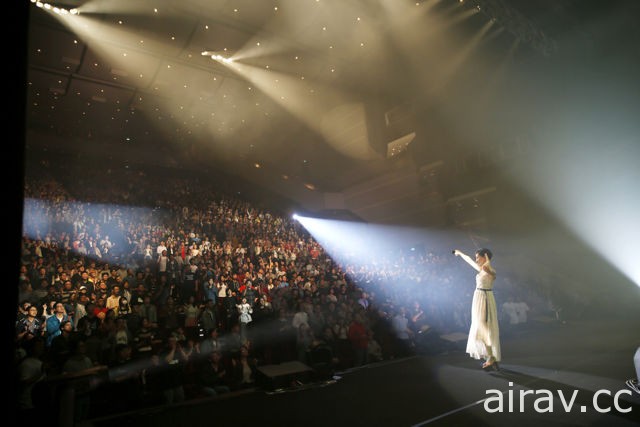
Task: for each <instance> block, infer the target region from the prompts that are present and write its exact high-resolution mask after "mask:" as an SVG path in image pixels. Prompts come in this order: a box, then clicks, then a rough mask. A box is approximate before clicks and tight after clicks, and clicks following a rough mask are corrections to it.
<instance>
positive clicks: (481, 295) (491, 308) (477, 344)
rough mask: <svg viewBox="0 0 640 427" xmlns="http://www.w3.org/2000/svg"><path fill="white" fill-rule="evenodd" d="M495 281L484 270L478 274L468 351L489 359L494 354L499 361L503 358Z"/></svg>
mask: <svg viewBox="0 0 640 427" xmlns="http://www.w3.org/2000/svg"><path fill="white" fill-rule="evenodd" d="M489 268H491V267H489ZM493 281H494V277H493V276H492V275H491V274H489V273H487V272H486V271H484V270H480V272H479V273H478V274H477V275H476V290H475V291H474V293H473V302H472V304H471V328H469V338H468V340H467V353H469V355H470V356H471V357H473V358H474V359H488V358H489V357H491V356H493V357H494V358H495V360H496V361H497V362H499V361H500V360H501V358H500V330H499V328H498V308H497V306H496V299H495V298H494V296H493V291H492V289H493Z"/></svg>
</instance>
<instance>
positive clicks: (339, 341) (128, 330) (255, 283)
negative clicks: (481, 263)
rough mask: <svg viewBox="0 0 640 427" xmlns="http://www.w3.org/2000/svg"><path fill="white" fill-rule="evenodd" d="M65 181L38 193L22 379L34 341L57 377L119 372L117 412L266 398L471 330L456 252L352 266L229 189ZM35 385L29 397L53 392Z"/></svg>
mask: <svg viewBox="0 0 640 427" xmlns="http://www.w3.org/2000/svg"><path fill="white" fill-rule="evenodd" d="M55 172H56V170H55V168H51V167H49V168H48V167H42V168H41V169H40V170H39V171H38V173H37V174H34V176H28V177H27V179H26V181H25V206H24V219H23V230H24V236H23V239H22V246H21V259H22V264H21V266H20V271H19V279H18V280H19V283H18V286H19V289H20V292H19V296H20V300H19V301H20V303H19V304H18V306H17V319H16V336H15V343H16V348H17V350H18V351H17V352H16V354H24V353H26V354H28V355H27V356H24V357H23V358H22V360H17V363H18V365H17V366H20V367H21V368H22V369H23V370H26V369H25V368H24V366H27V364H30V365H35V364H36V363H35V362H34V360H36V359H34V356H33V354H34V343H36V342H37V343H41V342H42V343H44V344H45V346H44V349H43V350H42V351H40V352H39V353H41V356H40V355H38V356H35V357H39V358H41V360H42V364H43V371H44V373H45V374H46V373H51V371H49V372H47V370H48V369H49V370H51V369H53V370H56V369H57V370H60V371H61V370H63V369H65V368H66V369H69V368H68V367H69V366H76V367H77V366H84V365H88V361H90V362H91V363H92V365H94V366H99V365H106V366H109V367H111V375H112V376H113V378H112V381H111V382H110V385H109V386H108V388H105V389H108V390H113V391H115V390H118V387H119V386H124V385H127V386H128V387H132V388H131V389H130V390H128V394H127V395H128V396H129V397H130V398H131V399H130V400H128V401H127V402H124V401H122V402H116V404H115V406H116V407H117V408H118V409H122V410H124V409H129V408H130V407H131V406H132V405H144V404H150V403H159V402H165V403H175V402H181V401H183V400H185V399H190V398H193V397H196V396H202V395H206V396H215V395H218V394H220V393H226V392H229V391H233V390H239V389H246V388H248V387H254V386H256V384H257V378H256V370H257V367H258V366H260V365H262V364H269V363H279V362H284V361H289V360H296V359H298V360H301V361H306V362H309V363H311V362H313V361H314V360H315V361H316V362H317V359H318V355H319V354H320V352H317V351H316V350H318V349H320V348H321V349H322V350H323V351H324V354H323V358H322V359H323V360H324V359H326V363H329V365H330V366H331V367H332V368H333V367H340V368H351V367H355V366H361V365H364V364H366V363H370V362H377V361H381V360H383V359H385V358H393V357H400V356H405V355H407V354H409V353H410V352H411V351H413V350H414V349H415V346H414V344H413V343H412V339H413V338H414V336H415V334H418V333H421V332H424V331H425V330H427V329H429V330H437V331H439V332H441V333H445V332H451V331H460V330H465V329H467V328H468V322H469V318H468V316H467V315H466V311H467V307H468V306H469V305H470V299H471V291H470V290H469V289H467V288H468V277H467V276H466V275H465V276H461V274H462V273H459V272H458V270H459V269H457V268H456V267H455V265H453V264H452V262H451V257H450V256H448V255H449V254H448V251H447V252H446V253H442V254H438V253H434V252H428V251H422V252H421V251H413V252H408V253H407V252H403V251H396V252H395V253H387V254H379V256H377V257H374V258H375V259H371V260H370V262H369V263H368V264H367V265H360V264H359V263H358V262H357V261H356V260H355V259H351V258H349V256H348V255H345V256H344V257H341V258H340V259H341V260H342V261H341V262H339V261H337V260H336V259H334V258H332V257H330V256H329V255H328V253H327V252H326V251H325V248H323V247H322V246H321V245H320V244H319V243H318V242H316V241H315V240H314V239H313V238H312V237H311V236H310V235H309V234H308V233H307V232H306V230H305V229H304V228H303V227H302V226H301V225H300V224H299V223H297V222H295V221H293V220H290V219H288V217H287V216H286V215H284V214H283V213H281V212H278V210H277V208H276V209H274V208H273V207H272V208H270V209H268V208H265V207H262V206H257V205H256V204H253V203H250V202H248V201H244V200H242V199H240V198H239V197H238V195H237V194H233V195H230V192H229V191H225V189H226V188H227V187H229V188H230V187H231V186H230V185H227V184H225V183H223V182H217V183H215V184H204V183H202V182H201V181H199V180H198V179H195V178H192V177H186V176H185V177H183V178H177V179H176V178H175V177H170V176H168V175H167V176H164V175H162V174H159V176H154V177H152V178H151V177H149V176H148V175H146V174H143V173H141V172H139V173H138V174H136V173H133V171H130V172H125V173H120V174H116V173H115V172H114V171H112V170H107V171H100V168H96V169H95V170H92V169H91V170H87V171H86V175H85V176H83V178H82V179H81V180H80V181H79V182H74V181H71V180H69V179H68V177H66V178H65V179H60V178H59V177H56V178H54V176H55V175H56V173H55ZM100 173H102V174H106V175H107V176H108V178H109V180H110V184H109V185H108V186H105V185H104V180H99V178H100ZM93 182H96V184H95V185H93V184H92V183H93ZM254 203H255V202H254ZM334 249H335V248H334ZM34 287H35V289H33V288H34ZM461 299H465V300H467V301H461ZM523 302H524V301H523ZM525 305H526V303H525ZM38 307H44V310H43V312H40V310H39V309H38ZM409 307H410V308H411V309H409ZM523 307H524V306H523ZM527 307H528V310H531V311H534V310H535V308H534V307H533V306H532V305H531V306H527ZM529 314H531V312H529ZM526 315H527V310H526V309H525V310H521V311H520V317H519V320H518V321H519V322H522V321H526V320H525V319H526ZM249 324H250V326H249ZM62 334H64V335H62ZM60 335H62V337H61V338H59V339H56V337H58V336H60ZM34 340H37V341H34ZM54 340H55V343H56V344H55V346H54V345H53V343H54ZM78 341H81V342H82V344H80V343H79V342H78ZM52 349H53V350H55V351H54V352H52ZM19 350H23V353H20V351H19ZM76 350H82V351H81V352H76ZM310 355H313V356H310ZM325 356H326V357H325ZM27 358H29V359H27ZM18 359H20V358H19V357H18ZM165 368H170V369H165ZM76 369H78V368H74V370H76ZM198 372H202V375H198V374H197V373H198ZM194 373H195V374H194ZM24 378H25V380H24V382H23V385H24V386H25V387H24V388H23V391H25V390H28V386H29V385H30V383H31V382H32V381H33V380H34V379H36V378H37V379H40V377H38V376H37V375H35V374H31V373H29V374H28V375H27V374H25V375H24ZM43 378H44V376H43ZM132 385H134V386H132ZM156 386H157V387H158V388H159V389H157V390H154V387H156ZM132 393H133V394H132ZM97 394H98V393H97ZM95 400H96V399H93V400H92V402H93V403H95ZM24 402H25V403H24V406H23V407H24V408H25V409H26V408H30V407H31V406H30V403H29V401H28V399H27V396H25V399H24ZM96 408H97V409H96ZM99 409H100V405H94V404H92V410H95V411H98V410H99ZM103 409H104V407H103ZM111 410H113V408H111Z"/></svg>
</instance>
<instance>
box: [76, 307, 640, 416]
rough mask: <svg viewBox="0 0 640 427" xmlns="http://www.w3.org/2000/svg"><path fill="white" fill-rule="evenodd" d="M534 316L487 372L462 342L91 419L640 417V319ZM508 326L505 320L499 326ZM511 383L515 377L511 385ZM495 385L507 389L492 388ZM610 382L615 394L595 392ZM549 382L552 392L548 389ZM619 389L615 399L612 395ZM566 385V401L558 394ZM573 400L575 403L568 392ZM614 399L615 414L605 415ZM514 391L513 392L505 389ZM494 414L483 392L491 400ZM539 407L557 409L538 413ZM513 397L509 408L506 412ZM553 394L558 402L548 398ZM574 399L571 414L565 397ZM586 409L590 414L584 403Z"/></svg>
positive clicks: (507, 338)
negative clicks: (278, 389) (267, 386)
mask: <svg viewBox="0 0 640 427" xmlns="http://www.w3.org/2000/svg"><path fill="white" fill-rule="evenodd" d="M631 316H635V317H629V318H626V319H616V320H611V319H609V320H601V319H595V318H594V319H593V320H580V321H572V322H567V323H566V324H563V323H559V322H548V323H545V322H539V321H533V322H531V323H530V324H529V325H528V326H527V327H526V329H521V330H518V331H514V332H513V333H507V331H506V330H505V331H504V332H503V337H502V353H503V363H502V364H501V370H500V371H499V372H491V373H489V372H484V371H482V370H481V369H480V367H479V363H478V362H477V361H474V360H473V359H470V358H469V357H468V356H467V355H466V354H465V353H464V351H462V350H461V348H462V343H461V342H460V343H458V349H454V350H452V351H448V352H446V353H440V354H434V355H426V354H425V355H417V356H414V357H410V358H405V359H396V360H391V361H385V362H381V363H377V364H373V365H368V366H366V367H363V368H360V369H353V370H351V371H348V372H343V373H338V375H339V377H340V378H339V379H338V380H337V381H335V382H333V383H329V384H324V385H322V386H320V385H317V386H303V387H302V388H301V389H297V390H288V391H285V392H282V393H275V394H273V393H267V392H265V391H263V390H260V391H255V392H250V393H244V394H239V395H237V394H236V395H233V396H229V397H220V398H214V399H203V400H198V401H190V402H185V403H183V404H180V405H174V406H172V407H161V408H153V409H147V410H144V411H139V412H136V413H128V414H123V415H120V416H115V417H109V418H103V419H94V420H92V421H89V422H85V423H83V425H87V426H96V427H103V426H104V427H107V426H108V427H113V426H118V427H124V426H136V427H142V426H147V425H148V426H156V427H161V426H235V427H239V426H265V425H269V426H272V425H273V426H406V427H417V426H471V425H472V426H482V425H486V426H518V427H521V426H546V427H550V426H573V425H591V426H601V425H602V426H634V425H640V396H638V395H633V396H630V395H629V394H627V393H626V391H627V390H628V389H627V388H626V387H625V384H624V383H625V380H627V379H629V378H631V377H633V376H635V372H634V366H633V354H634V352H635V350H636V348H637V347H638V346H639V345H640V334H639V333H638V331H639V328H638V326H639V325H640V318H639V317H638V315H636V314H633V315H631ZM503 329H504V328H503ZM509 383H512V384H511V385H510V384H509ZM490 389H495V390H498V391H500V392H502V394H500V393H498V392H497V391H496V392H491V393H489V394H487V390H490ZM605 389H606V390H609V391H610V395H608V394H605V393H599V394H598V391H599V390H605ZM526 390H531V391H533V392H534V393H535V392H538V393H537V394H533V393H532V394H528V395H525V397H524V408H523V409H524V412H523V413H521V412H520V408H521V407H520V393H521V391H526ZM543 390H548V391H549V392H550V393H551V394H552V395H553V398H552V399H551V398H549V397H548V396H547V395H546V394H543V393H544V392H543ZM620 390H625V392H624V393H620V394H619V400H618V406H619V407H620V408H621V409H623V410H628V409H629V408H630V409H631V411H630V412H629V413H621V412H619V411H617V410H616V409H615V407H614V397H615V395H616V393H617V392H618V391H620ZM560 391H561V392H562V396H563V397H564V402H565V403H564V404H563V400H561V397H560ZM574 394H575V399H574V400H573V401H572V396H573V395H574ZM596 394H598V395H597V399H596V403H597V405H598V406H599V407H600V408H601V409H603V410H604V409H606V408H607V407H610V408H611V410H610V412H607V413H599V412H598V411H596V409H595V408H594V405H593V403H592V402H593V398H594V396H595V395H596ZM510 395H512V396H513V398H512V399H510V398H509V396H510ZM497 396H502V399H503V403H504V407H503V411H502V412H496V413H489V412H487V410H485V403H484V399H486V398H492V399H494V400H493V401H492V402H491V403H490V404H489V408H490V409H492V408H493V409H495V408H497V407H498V402H497V400H496V399H497V398H498V397H497ZM541 398H544V399H543V400H540V401H539V402H538V409H540V410H549V409H552V412H550V411H548V412H543V413H539V412H537V411H536V406H535V403H536V401H537V400H538V399H541ZM509 400H511V401H512V402H513V409H512V410H511V411H510V410H509ZM551 402H552V403H551ZM570 403H571V404H572V406H573V409H572V410H570V412H568V411H567V409H565V406H564V405H569V404H570ZM583 407H584V412H583V411H582V408H583Z"/></svg>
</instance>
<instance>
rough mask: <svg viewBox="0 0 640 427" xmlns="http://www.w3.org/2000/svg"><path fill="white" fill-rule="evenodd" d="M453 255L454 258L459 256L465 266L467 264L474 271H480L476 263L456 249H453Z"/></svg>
mask: <svg viewBox="0 0 640 427" xmlns="http://www.w3.org/2000/svg"><path fill="white" fill-rule="evenodd" d="M453 254H454V255H455V256H459V257H460V258H462V259H463V260H464V261H465V262H466V263H467V264H469V265H470V266H471V267H473V268H475V269H476V271H480V266H479V265H478V264H476V262H475V261H474V260H473V258H471V257H470V256H469V255H467V254H465V253H464V252H462V251H459V250H458V249H455V250H454V251H453Z"/></svg>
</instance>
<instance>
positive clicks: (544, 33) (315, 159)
mask: <svg viewBox="0 0 640 427" xmlns="http://www.w3.org/2000/svg"><path fill="white" fill-rule="evenodd" d="M22 1H25V2H27V1H28V0H22ZM619 3H625V2H608V1H607V2H584V1H577V0H545V1H529V0H517V1H516V0H514V1H505V0H464V1H462V0H439V1H433V0H427V1H417V2H416V1H415V0H414V1H409V0H406V1H405V0H393V1H391V0H350V1H344V0H260V1H256V0H181V1H173V0H164V1H150V0H137V1H135V2H132V1H124V0H90V1H74V0H67V1H63V2H51V3H50V5H49V6H47V5H46V4H44V3H39V4H36V3H33V2H32V3H30V4H29V13H28V15H29V18H28V19H29V21H28V29H27V33H28V43H27V54H26V62H27V64H26V71H27V78H26V83H27V91H26V114H25V118H26V130H27V132H26V149H27V150H26V155H27V156H29V155H30V153H34V152H42V151H43V150H48V151H61V152H79V153H82V152H86V153H89V154H92V155H95V156H106V157H109V158H111V159H113V160H115V161H122V162H123V163H150V164H159V165H167V166H170V167H176V168H203V167H210V168H214V169H219V170H223V171H225V172H226V173H229V174H232V175H238V176H241V177H243V178H245V179H247V180H248V181H250V182H254V183H256V184H259V185H263V186H265V187H268V188H269V189H271V190H274V191H276V192H278V193H280V194H282V195H284V196H286V197H290V198H291V199H294V200H303V199H304V198H305V197H307V196H305V194H309V193H314V192H315V193H324V194H337V193H340V192H342V191H344V190H345V189H347V188H349V187H352V186H354V185H359V184H360V183H362V182H366V181H367V180H372V179H375V178H376V177H380V176H383V175H384V174H386V173H388V172H389V171H391V170H394V169H397V168H398V167H407V165H409V167H415V168H416V169H419V167H420V166H421V164H423V163H429V162H433V161H436V160H441V159H442V158H445V157H447V156H448V155H450V156H455V155H457V154H456V153H458V152H460V151H461V147H463V148H462V151H464V144H469V143H471V144H482V143H483V141H484V140H485V139H495V138H513V137H514V135H517V134H518V132H519V129H518V127H519V125H520V124H522V122H520V121H518V120H517V119H514V118H513V117H512V115H511V114H512V112H513V110H514V109H515V107H514V106H519V107H521V106H523V105H526V104H528V103H530V99H528V98H527V96H528V95H529V94H524V95H520V96H519V95H518V94H517V93H514V91H513V88H514V86H515V85H517V84H518V83H521V82H522V79H524V78H526V77H523V76H527V74H526V73H527V70H531V69H535V68H536V67H539V66H540V65H539V64H545V63H549V62H550V61H555V60H556V59H557V58H567V57H568V56H572V55H581V54H583V53H584V52H587V51H589V52H590V54H592V55H593V54H594V52H595V53H596V54H597V53H598V51H597V49H598V48H599V46H600V44H599V43H600V42H601V41H602V40H603V39H601V38H599V37H609V38H612V37H615V36H616V32H615V28H616V23H619V22H625V23H626V22H628V20H624V19H623V18H624V16H626V13H625V12H624V9H622V7H623V6H620V4H619ZM591 4H593V5H595V6H593V5H591ZM628 4H629V3H628V2H627V3H625V4H624V7H627V6H628ZM55 8H57V10H56V9H55ZM73 9H77V10H78V11H79V14H72V13H67V11H72V10H73ZM636 9H637V7H636ZM620 19H623V20H622V21H620ZM618 28H620V25H618ZM567 40H570V41H571V43H572V44H568V43H567ZM594 40H595V41H594ZM569 46H571V49H568V47H569ZM576 46H577V47H576ZM636 52H637V51H636ZM505 64H506V65H505ZM505 66H506V67H510V69H511V70H512V72H511V73H512V74H511V75H509V72H507V73H504V67H505ZM501 73H502V74H501ZM513 76H518V77H516V78H512V77H513ZM543 84H544V83H542V82H537V85H543ZM534 87H535V85H534ZM529 90H534V89H529ZM496 121H500V122H501V123H502V124H503V125H502V126H499V127H500V129H499V130H497V129H496V128H497V126H495V123H496ZM523 121H525V120H523ZM436 139H437V140H438V144H435V143H433V141H434V140H436ZM420 146H423V149H419V148H420ZM424 146H431V149H428V148H424ZM434 151H437V153H435V154H434ZM445 151H446V152H449V154H447V153H445ZM424 153H427V154H424ZM424 156H426V157H425V158H422V157H424ZM429 156H431V157H429ZM397 158H403V159H404V160H402V162H403V163H398V161H397V160H396V159H397ZM399 164H400V165H401V166H398V165H399Z"/></svg>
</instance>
